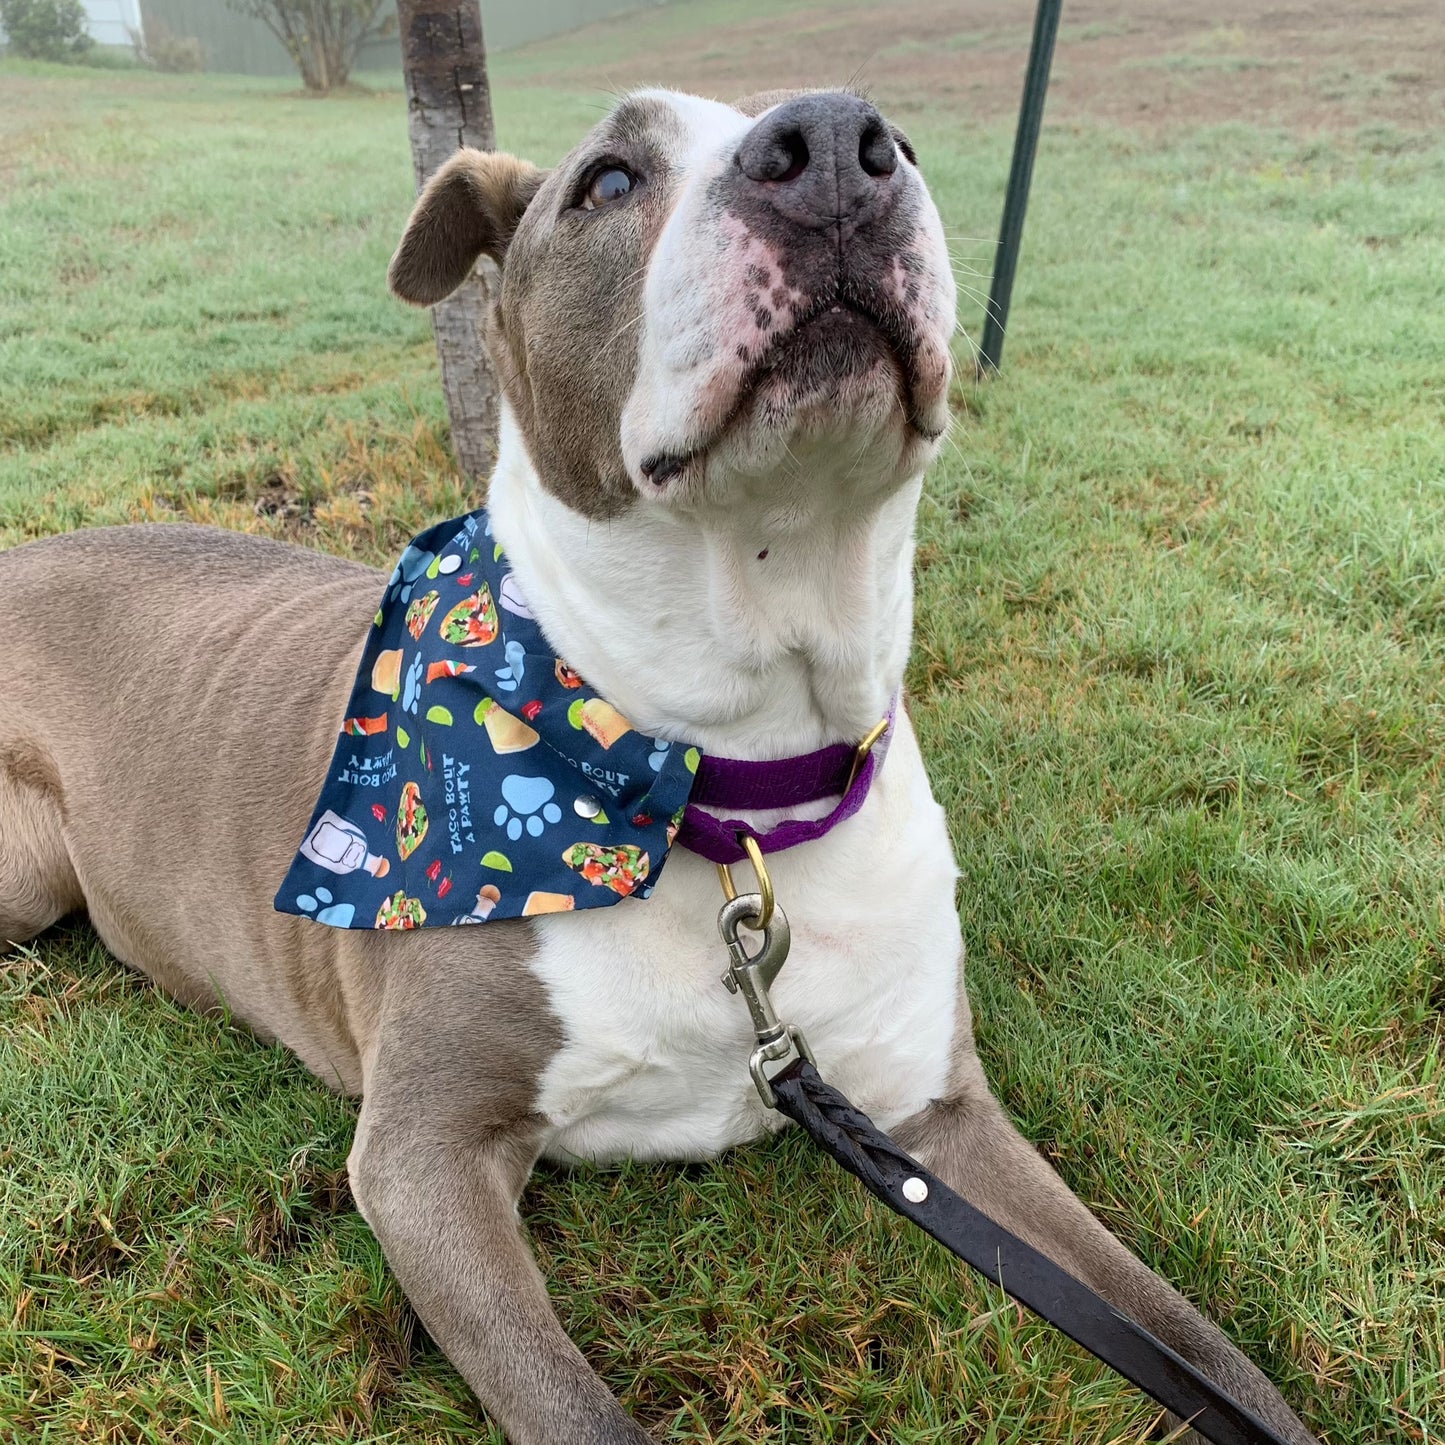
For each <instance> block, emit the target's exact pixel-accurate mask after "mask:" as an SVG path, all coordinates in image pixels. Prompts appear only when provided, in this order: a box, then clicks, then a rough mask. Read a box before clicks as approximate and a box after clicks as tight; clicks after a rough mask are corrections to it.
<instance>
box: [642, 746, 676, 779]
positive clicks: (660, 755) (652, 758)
mask: <svg viewBox="0 0 1445 1445" xmlns="http://www.w3.org/2000/svg"><path fill="white" fill-rule="evenodd" d="M652 747H653V751H652V752H650V753H649V754H648V755H647V763H648V766H649V767H650V768H651V769H652V771H653V772H654V773H660V772H661V771H662V765H663V764H664V763H665V762H666V761H667V753H668V749H669V748H671V747H672V744H671V743H670V742H667V741H666V740H665V739H663V738H653V740H652Z"/></svg>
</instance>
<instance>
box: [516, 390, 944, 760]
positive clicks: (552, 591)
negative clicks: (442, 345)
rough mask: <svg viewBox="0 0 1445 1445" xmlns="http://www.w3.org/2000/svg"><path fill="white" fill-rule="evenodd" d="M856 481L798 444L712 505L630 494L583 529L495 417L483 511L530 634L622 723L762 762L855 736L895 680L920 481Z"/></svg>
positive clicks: (908, 621)
mask: <svg viewBox="0 0 1445 1445" xmlns="http://www.w3.org/2000/svg"><path fill="white" fill-rule="evenodd" d="M850 468H851V470H850ZM862 473H863V469H862V468H859V467H858V466H857V462H856V458H855V457H850V456H840V453H839V451H838V449H837V448H836V447H830V448H828V449H827V450H826V452H824V451H823V450H822V449H820V450H819V451H818V452H816V453H812V452H809V451H806V450H805V451H802V452H800V453H799V455H798V456H797V457H796V459H795V465H790V467H789V468H788V470H787V471H786V473H784V474H783V475H781V476H779V475H774V476H772V477H769V478H767V479H766V481H764V480H762V479H757V480H753V479H739V481H738V485H737V487H736V489H735V490H736V495H735V497H733V498H730V500H729V502H728V504H727V505H726V506H720V505H715V504H700V505H699V506H697V507H694V508H689V509H688V510H686V511H684V510H681V509H673V508H671V507H668V506H664V505H661V504H652V503H649V502H647V501H645V500H643V499H641V498H639V500H638V501H637V503H636V504H635V505H633V506H632V507H630V508H629V509H628V510H627V511H625V512H624V513H623V514H622V515H620V516H617V517H613V518H610V519H602V520H597V519H591V518H588V517H586V516H583V515H582V514H581V513H579V512H576V511H573V510H572V509H571V508H569V507H567V506H566V505H565V504H564V503H563V502H561V501H560V500H558V499H557V498H556V497H555V496H554V495H553V494H552V493H551V492H549V491H548V490H547V489H546V488H545V487H544V486H543V484H542V482H541V480H540V478H539V477H538V476H537V474H536V472H535V470H534V468H533V466H532V463H531V461H530V459H529V457H528V455H527V449H526V446H525V444H524V442H523V439H522V437H521V434H520V431H519V429H518V427H517V425H516V422H515V420H514V419H513V418H511V417H510V416H504V418H503V425H502V437H501V445H500V448H499V453H498V462H497V468H496V471H495V473H494V474H493V477H492V483H491V490H490V494H489V499H488V506H489V509H490V512H491V516H492V519H493V528H494V532H495V536H496V539H497V541H499V542H500V543H501V545H502V547H503V548H504V549H505V551H506V553H507V555H508V558H509V560H510V562H511V564H512V567H513V569H514V571H515V572H516V574H517V578H518V581H519V582H520V583H521V585H522V589H523V591H524V593H525V595H526V597H527V599H528V602H529V604H530V606H531V608H532V610H533V612H534V613H535V615H536V617H537V620H538V622H539V623H540V624H541V626H542V629H543V631H544V632H545V633H546V635H547V637H548V639H549V640H550V641H551V642H552V643H553V644H554V645H555V646H556V647H557V649H558V651H559V653H560V654H561V655H563V656H565V658H566V660H567V661H568V662H569V663H570V664H571V665H572V666H573V667H575V668H576V669H577V670H578V671H579V672H580V673H581V674H582V676H584V677H585V678H586V679H587V680H588V682H589V683H590V684H591V685H592V686H594V687H595V688H597V689H598V691H599V692H601V693H602V695H603V696H604V697H606V698H608V699H609V700H610V701H611V702H612V703H613V704H614V705H615V706H616V707H617V708H618V709H619V710H620V711H621V712H622V713H623V714H624V715H625V716H626V717H628V718H629V719H630V720H631V721H632V722H633V724H634V726H636V727H637V728H638V729H639V730H640V731H642V732H644V733H646V734H648V735H650V736H654V737H657V738H665V739H668V740H673V741H685V742H688V743H692V744H695V745H697V746H698V747H701V748H702V749H703V750H704V751H705V752H710V753H714V754H717V755H720V756H727V757H740V758H779V757H790V756H793V755H795V754H798V753H803V752H808V751H810V750H812V749H814V748H818V747H821V746H823V745H824V744H826V743H830V742H840V741H856V740H857V739H859V738H861V737H862V736H863V735H864V734H865V733H866V732H868V730H869V729H870V728H871V727H873V725H874V724H875V723H876V722H878V720H879V719H880V718H881V717H883V715H884V714H885V713H886V712H887V710H888V706H889V703H890V701H891V699H892V697H893V695H894V694H895V693H896V691H897V690H898V687H899V685H900V683H901V681H902V676H903V668H904V665H905V663H906V661H907V656H908V642H909V636H910V631H911V627H912V611H913V581H912V565H913V531H914V515H915V512H916V509H917V505H918V497H919V493H920V490H921V486H922V479H921V477H919V478H914V479H912V480H910V481H907V482H904V483H902V484H901V485H887V486H880V485H878V484H877V483H876V482H871V481H869V480H868V478H867V477H866V475H863V474H862ZM760 554H761V555H760Z"/></svg>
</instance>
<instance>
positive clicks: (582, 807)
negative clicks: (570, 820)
mask: <svg viewBox="0 0 1445 1445" xmlns="http://www.w3.org/2000/svg"><path fill="white" fill-rule="evenodd" d="M572 810H573V811H574V812H575V813H576V814H577V816H578V817H579V818H595V817H596V816H597V815H598V813H600V812H601V811H602V804H601V803H599V802H598V801H597V799H596V798H592V797H588V796H587V794H585V793H584V794H583V795H582V796H581V797H580V798H578V799H577V801H576V802H575V803H573V804H572Z"/></svg>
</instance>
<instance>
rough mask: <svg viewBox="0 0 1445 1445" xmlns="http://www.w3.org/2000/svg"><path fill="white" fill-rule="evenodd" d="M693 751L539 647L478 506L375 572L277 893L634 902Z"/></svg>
mask: <svg viewBox="0 0 1445 1445" xmlns="http://www.w3.org/2000/svg"><path fill="white" fill-rule="evenodd" d="M698 761H699V757H698V753H697V750H696V749H695V748H685V747H681V746H671V745H669V744H667V743H665V742H660V741H658V740H657V739H654V738H649V737H644V736H642V735H641V734H639V733H638V732H637V730H636V729H635V728H634V727H633V726H632V724H631V723H630V722H629V721H628V720H627V719H626V718H625V717H623V716H622V714H621V713H619V712H618V711H617V709H616V708H615V707H613V706H612V705H611V703H609V702H607V701H606V700H605V699H604V698H601V697H599V696H598V695H597V694H596V692H595V691H593V690H592V689H591V688H589V687H588V685H587V683H586V682H585V681H584V680H583V679H582V678H581V677H579V676H578V674H577V673H576V671H575V670H574V669H573V668H571V667H570V666H569V665H568V664H567V662H566V661H565V660H564V659H563V658H560V657H558V656H557V655H556V653H555V651H554V650H553V649H552V648H551V647H549V646H548V644H547V640H546V638H545V637H544V636H543V635H542V631H541V628H539V627H538V626H537V623H536V621H535V620H534V619H533V617H532V615H531V611H530V609H529V608H528V606H527V601H526V598H525V597H524V596H523V595H522V590H521V587H520V586H519V585H518V583H517V579H516V578H515V576H514V575H513V574H512V572H511V569H510V568H509V567H508V565H507V560H506V558H505V557H504V556H503V554H502V551H501V548H500V547H498V546H497V545H495V544H494V542H493V541H492V537H491V523H490V520H489V518H488V517H487V514H486V512H485V511H479V512H472V513H469V514H468V515H467V516H465V517H460V518H456V519H454V520H452V521H450V522H443V523H441V524H439V525H438V526H436V527H432V528H430V529H429V530H428V531H426V532H423V533H422V534H421V535H420V536H419V537H417V538H416V539H415V540H414V541H413V542H412V543H411V545H410V546H409V547H407V549H406V551H405V552H404V553H403V554H402V557H401V560H400V562H398V563H397V565H396V568H395V570H394V571H393V572H392V574H391V577H390V579H389V580H388V582H387V586H386V592H385V595H384V597H383V598H382V602H381V607H380V609H379V610H378V612H377V614H376V619H375V622H374V624H373V626H372V629H371V634H370V636H369V637H368V639H367V644H366V650H365V652H364V653H363V654H362V659H361V666H360V668H359V670H358V672H357V676H356V682H355V684H354V685H353V687H352V692H351V698H350V700H349V702H348V704H347V708H346V715H345V716H344V717H343V718H341V719H338V722H337V743H336V751H335V754H334V756H333V757H332V760H331V766H330V769H329V771H328V773H327V777H326V781H325V784H324V785H323V787H322V789H321V796H320V798H319V799H318V800H317V803H316V807H315V810H314V811H313V813H312V815H311V822H310V824H309V825H308V827H307V829H306V836H305V837H304V838H303V839H302V840H301V844H300V848H299V851H298V852H297V854H296V857H295V859H294V860H293V861H292V864H291V867H290V869H289V871H288V872H287V874H286V879H285V881H284V882H283V883H282V885H281V890H280V892H279V893H278V894H277V895H276V907H277V909H279V910H280V911H281V912H283V913H294V914H298V915H300V916H301V917H303V918H312V919H315V920H316V921H317V922H319V923H325V924H329V925H330V926H332V927H334V928H436V927H443V926H450V925H452V924H467V923H484V922H486V921H488V920H489V919H495V918H525V917H532V916H535V915H537V914H541V913H558V912H568V911H571V910H573V909H577V908H600V907H604V906H606V905H609V904H614V903H618V902H620V901H621V900H622V899H624V898H646V897H647V895H648V894H649V893H650V892H651V891H652V889H653V887H654V886H655V885H656V882H657V878H658V875H659V874H660V873H661V871H662V866H663V863H664V862H665V860H666V858H667V851H668V848H669V847H670V846H671V844H672V840H673V838H674V836H675V835H676V832H677V824H678V821H679V820H680V818H681V816H682V810H683V807H684V806H685V805H686V803H687V799H688V794H689V793H690V791H691V789H692V780H693V775H694V773H695V772H696V771H697V765H698Z"/></svg>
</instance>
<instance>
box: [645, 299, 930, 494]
mask: <svg viewBox="0 0 1445 1445" xmlns="http://www.w3.org/2000/svg"><path fill="white" fill-rule="evenodd" d="M917 352H918V343H917V341H916V339H915V338H913V337H912V336H911V335H910V334H909V332H908V330H907V328H906V327H905V326H903V325H901V324H900V323H899V322H898V321H897V320H896V319H894V318H893V317H891V316H890V315H889V314H888V313H887V312H886V311H881V310H878V309H876V308H874V307H872V306H870V305H869V304H868V303H867V302H866V301H864V300H860V299H859V298H857V297H854V296H852V295H849V294H846V293H845V292H842V291H840V292H839V293H837V294H836V295H833V296H831V297H828V298H827V299H825V300H823V301H820V302H818V303H816V304H815V305H814V306H813V307H812V308H811V309H810V310H809V311H808V312H806V313H805V314H804V315H803V316H802V317H801V318H800V319H799V320H798V321H797V322H796V323H795V324H794V325H792V326H790V327H788V329H787V330H786V331H783V332H781V333H780V334H779V335H778V336H777V337H776V338H775V339H774V340H773V342H772V343H771V344H770V345H769V346H768V347H767V348H766V349H765V350H764V351H763V352H762V353H761V354H760V355H759V356H757V357H756V358H755V359H754V360H753V362H752V364H751V366H750V367H749V368H748V370H747V372H746V373H744V375H743V377H742V379H741V381H740V382H739V384H738V386H737V390H736V392H735V393H734V397H733V402H732V405H731V407H730V408H729V410H728V411H727V412H726V413H725V414H724V416H723V417H722V419H721V420H720V422H719V423H718V424H717V425H716V427H715V428H714V429H713V431H712V434H711V435H710V436H709V437H708V438H707V439H706V440H705V441H703V442H702V443H700V444H699V445H697V446H695V447H693V448H691V449H690V450H688V451H687V452H684V453H675V454H674V453H661V452H659V453H656V454H654V455H651V456H648V457H646V458H644V459H643V461H642V464H641V471H642V474H643V476H644V477H646V479H647V480H648V482H649V483H650V484H651V485H652V486H653V487H655V488H657V489H658V490H661V489H662V488H664V487H666V486H668V485H669V484H671V483H673V482H675V481H677V480H678V479H679V478H681V477H682V476H684V474H685V473H687V472H688V471H689V469H690V468H691V467H692V466H693V464H694V463H696V462H697V461H698V460H700V459H701V458H702V457H703V456H704V455H705V454H706V453H707V451H708V450H709V449H710V448H711V447H713V446H714V445H716V443H717V442H718V441H719V440H720V439H721V438H722V437H723V436H725V435H726V434H727V433H728V432H729V430H731V429H732V428H733V427H734V426H735V425H737V424H738V423H739V421H740V420H741V419H742V418H743V417H744V416H745V415H746V414H748V413H750V412H760V413H761V420H763V422H764V423H765V424H766V423H767V422H774V423H780V422H781V421H782V420H783V419H785V418H786V417H787V416H788V415H789V414H791V413H792V412H793V411H794V410H795V409H796V408H797V407H798V406H799V405H801V404H803V403H805V402H826V401H829V400H834V401H837V402H838V403H839V404H840V405H841V404H845V403H846V401H847V399H848V391H849V389H850V387H851V388H853V389H855V390H856V388H857V387H859V386H860V385H866V384H867V381H868V378H869V377H870V376H871V375H872V374H874V373H885V374H887V376H888V380H887V382H886V383H884V384H887V385H891V386H892V387H894V388H895V389H896V391H897V393H898V400H899V402H900V405H901V410H902V415H903V421H904V424H905V426H906V427H907V429H908V431H909V432H910V433H911V434H912V435H913V436H914V437H915V438H916V439H917V440H918V441H920V442H923V443H931V442H935V441H937V440H938V439H939V437H940V436H941V435H942V428H941V427H940V425H939V424H938V421H937V419H936V417H935V416H932V415H926V414H925V412H924V409H923V408H922V407H921V406H920V404H919V399H918V391H919V385H918V377H917V374H916V368H915V360H916V357H917ZM935 410H936V409H935Z"/></svg>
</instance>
